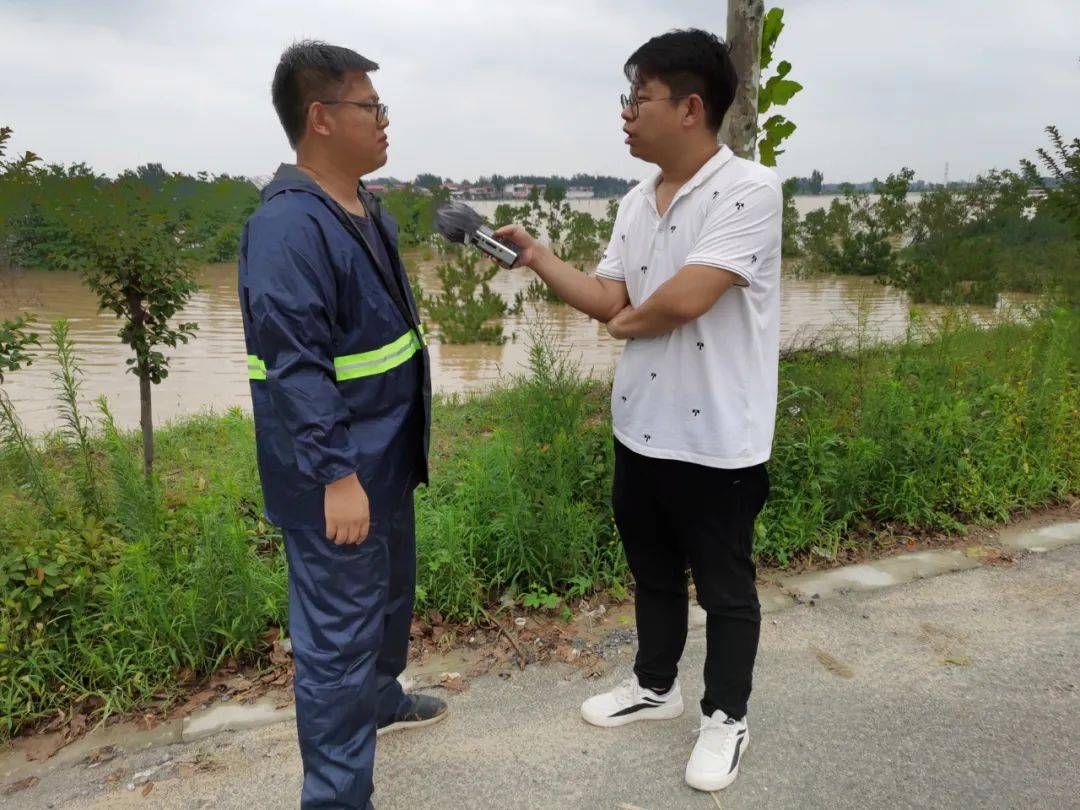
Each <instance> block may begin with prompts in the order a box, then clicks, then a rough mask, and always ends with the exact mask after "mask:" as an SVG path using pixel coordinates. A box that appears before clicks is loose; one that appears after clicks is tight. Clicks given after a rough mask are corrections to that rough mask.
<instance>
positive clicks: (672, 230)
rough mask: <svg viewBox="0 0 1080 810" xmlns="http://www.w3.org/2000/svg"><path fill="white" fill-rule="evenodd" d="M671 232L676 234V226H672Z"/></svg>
mask: <svg viewBox="0 0 1080 810" xmlns="http://www.w3.org/2000/svg"><path fill="white" fill-rule="evenodd" d="M671 232H672V233H675V226H674V225H672V226H671Z"/></svg>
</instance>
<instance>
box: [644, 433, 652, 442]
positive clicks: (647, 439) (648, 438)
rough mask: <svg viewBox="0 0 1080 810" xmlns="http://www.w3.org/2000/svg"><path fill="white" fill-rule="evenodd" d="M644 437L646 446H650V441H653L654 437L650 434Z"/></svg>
mask: <svg viewBox="0 0 1080 810" xmlns="http://www.w3.org/2000/svg"><path fill="white" fill-rule="evenodd" d="M644 437H645V444H648V443H649V441H650V440H651V439H652V436H650V435H649V434H648V433H646V434H644Z"/></svg>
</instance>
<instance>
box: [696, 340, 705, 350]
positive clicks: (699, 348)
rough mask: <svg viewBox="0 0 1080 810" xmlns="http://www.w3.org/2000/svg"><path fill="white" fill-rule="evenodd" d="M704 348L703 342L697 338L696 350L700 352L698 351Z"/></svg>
mask: <svg viewBox="0 0 1080 810" xmlns="http://www.w3.org/2000/svg"><path fill="white" fill-rule="evenodd" d="M704 349H705V344H704V343H702V342H701V341H700V340H699V341H698V342H697V350H698V351H699V352H700V351H703V350H704Z"/></svg>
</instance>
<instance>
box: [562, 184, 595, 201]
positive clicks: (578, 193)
mask: <svg viewBox="0 0 1080 810" xmlns="http://www.w3.org/2000/svg"><path fill="white" fill-rule="evenodd" d="M595 196H596V192H595V191H593V190H592V188H590V187H589V186H570V188H568V189H567V190H566V199H568V200H591V199H592V198H593V197H595Z"/></svg>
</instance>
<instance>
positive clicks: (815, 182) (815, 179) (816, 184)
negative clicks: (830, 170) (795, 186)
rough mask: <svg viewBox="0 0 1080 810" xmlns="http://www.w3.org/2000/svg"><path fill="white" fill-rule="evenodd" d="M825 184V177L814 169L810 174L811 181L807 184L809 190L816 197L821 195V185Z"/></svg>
mask: <svg viewBox="0 0 1080 810" xmlns="http://www.w3.org/2000/svg"><path fill="white" fill-rule="evenodd" d="M823 182H825V175H823V174H822V173H821V172H819V171H818V170H817V169H814V171H812V172H811V173H810V179H809V180H808V181H807V183H806V187H807V190H808V191H809V192H810V193H811V194H814V195H817V194H820V193H821V184H822V183H823Z"/></svg>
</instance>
